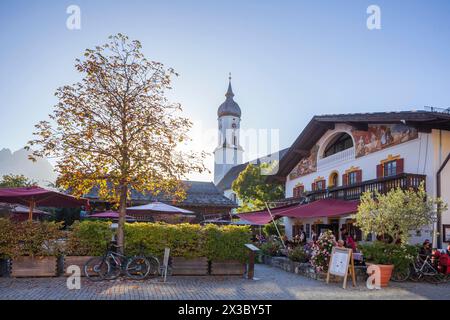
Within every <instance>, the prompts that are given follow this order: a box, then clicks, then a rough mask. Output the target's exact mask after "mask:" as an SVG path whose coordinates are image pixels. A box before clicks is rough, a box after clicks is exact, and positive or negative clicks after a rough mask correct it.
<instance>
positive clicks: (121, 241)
mask: <svg viewBox="0 0 450 320" xmlns="http://www.w3.org/2000/svg"><path fill="white" fill-rule="evenodd" d="M127 193H128V186H127V185H122V186H120V207H119V224H118V228H117V246H118V251H119V253H121V254H123V253H124V245H125V238H124V228H125V215H126V211H127Z"/></svg>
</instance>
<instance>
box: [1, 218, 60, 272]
mask: <svg viewBox="0 0 450 320" xmlns="http://www.w3.org/2000/svg"><path fill="white" fill-rule="evenodd" d="M5 226H6V224H4V225H3V227H5ZM9 227H10V228H12V229H13V230H14V231H15V236H14V238H13V239H12V242H11V243H12V247H11V248H10V250H11V252H10V258H11V259H12V262H11V275H12V276H13V277H39V276H56V275H57V258H56V256H58V255H60V253H61V248H60V246H59V244H58V241H57V240H58V239H60V238H61V237H62V236H63V235H64V233H63V232H62V231H61V227H62V223H55V222H36V221H25V222H20V223H13V224H12V225H9ZM0 232H1V230H0Z"/></svg>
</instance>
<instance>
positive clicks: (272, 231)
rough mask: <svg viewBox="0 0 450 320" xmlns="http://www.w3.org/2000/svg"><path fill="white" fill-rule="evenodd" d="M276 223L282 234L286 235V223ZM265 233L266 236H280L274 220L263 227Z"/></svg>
mask: <svg viewBox="0 0 450 320" xmlns="http://www.w3.org/2000/svg"><path fill="white" fill-rule="evenodd" d="M275 223H276V224H277V227H278V230H279V231H280V233H281V236H284V234H285V232H284V225H282V224H281V223H280V222H279V221H275ZM263 233H264V235H265V236H266V238H269V237H270V236H277V237H279V235H278V232H277V228H276V227H275V224H274V223H273V222H272V223H269V224H266V225H265V226H264V227H263Z"/></svg>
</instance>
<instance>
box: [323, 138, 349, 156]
mask: <svg viewBox="0 0 450 320" xmlns="http://www.w3.org/2000/svg"><path fill="white" fill-rule="evenodd" d="M351 147H353V139H352V137H350V135H349V134H347V133H341V134H338V135H336V137H334V138H333V139H332V140H331V141H330V143H329V144H328V146H327V148H326V149H325V152H324V153H323V157H324V158H326V157H329V156H331V155H333V154H335V153H338V152H341V151H344V150H347V149H350V148H351Z"/></svg>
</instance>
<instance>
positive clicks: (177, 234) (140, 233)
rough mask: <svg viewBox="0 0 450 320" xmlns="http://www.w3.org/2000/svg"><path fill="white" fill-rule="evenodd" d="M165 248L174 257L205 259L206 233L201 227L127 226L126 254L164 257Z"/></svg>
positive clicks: (156, 224) (152, 224) (132, 224)
mask: <svg viewBox="0 0 450 320" xmlns="http://www.w3.org/2000/svg"><path fill="white" fill-rule="evenodd" d="M164 248H170V255H171V256H173V257H184V258H198V257H205V256H206V251H205V233H204V232H203V228H202V227H201V226H200V225H195V224H188V223H183V224H177V225H171V224H166V223H131V224H128V223H127V224H125V252H126V253H127V254H129V255H130V254H138V253H140V251H141V250H142V251H143V252H144V253H145V254H151V255H155V256H159V257H162V256H163V255H164Z"/></svg>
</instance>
